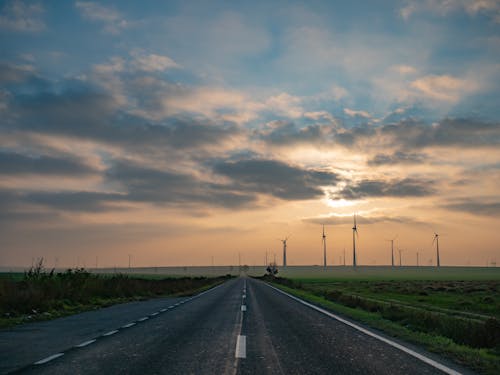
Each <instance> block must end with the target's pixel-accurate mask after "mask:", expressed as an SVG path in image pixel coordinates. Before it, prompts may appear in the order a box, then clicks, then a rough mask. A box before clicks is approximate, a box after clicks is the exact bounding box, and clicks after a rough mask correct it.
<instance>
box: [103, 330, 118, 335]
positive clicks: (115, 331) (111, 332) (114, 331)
mask: <svg viewBox="0 0 500 375" xmlns="http://www.w3.org/2000/svg"><path fill="white" fill-rule="evenodd" d="M117 332H118V330H117V329H114V330H113V331H109V332H106V333H103V334H102V335H103V336H111V335H114V334H115V333H117Z"/></svg>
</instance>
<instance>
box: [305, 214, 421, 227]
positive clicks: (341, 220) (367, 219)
mask: <svg viewBox="0 0 500 375" xmlns="http://www.w3.org/2000/svg"><path fill="white" fill-rule="evenodd" d="M353 220H354V218H353V216H335V215H332V216H326V217H312V218H307V219H304V220H303V221H305V222H308V223H313V224H324V225H344V224H347V225H351V224H353ZM380 222H392V223H401V224H422V223H421V222H419V221H418V220H415V219H413V218H411V217H407V216H360V215H356V223H357V224H358V225H359V224H361V225H367V224H375V223H380Z"/></svg>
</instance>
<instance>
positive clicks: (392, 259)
mask: <svg viewBox="0 0 500 375" xmlns="http://www.w3.org/2000/svg"><path fill="white" fill-rule="evenodd" d="M396 238H398V236H397V235H396V237H394V238H392V239H390V240H386V241H389V242H390V243H391V266H392V267H394V240H395V239H396Z"/></svg>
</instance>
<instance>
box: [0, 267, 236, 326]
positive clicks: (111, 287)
mask: <svg viewBox="0 0 500 375" xmlns="http://www.w3.org/2000/svg"><path fill="white" fill-rule="evenodd" d="M230 277H231V276H222V277H213V278H207V277H176V278H163V279H144V278H139V277H132V276H128V275H121V274H118V275H112V276H107V275H96V274H91V273H90V272H88V271H85V270H84V269H75V270H72V269H69V270H67V271H65V272H60V273H54V272H53V271H50V272H48V271H46V270H45V269H43V266H42V264H39V265H38V266H36V267H34V268H32V269H31V270H29V271H28V272H26V273H25V274H24V275H23V277H22V278H8V277H3V278H0V328H5V327H11V326H14V325H17V324H21V323H25V322H31V321H40V320H48V319H54V318H58V317H62V316H67V315H71V314H75V313H79V312H83V311H88V310H94V309H98V308H102V307H106V306H110V305H114V304H117V303H124V302H130V301H138V300H145V299H149V298H154V297H166V296H168V297H180V296H188V295H193V294H196V293H199V292H202V291H204V290H207V289H209V288H211V287H213V286H216V285H218V284H220V283H222V282H224V281H226V280H227V279H228V278H230Z"/></svg>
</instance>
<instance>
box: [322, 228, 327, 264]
mask: <svg viewBox="0 0 500 375" xmlns="http://www.w3.org/2000/svg"><path fill="white" fill-rule="evenodd" d="M323 267H325V268H326V234H325V225H324V224H323Z"/></svg>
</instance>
